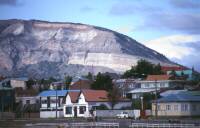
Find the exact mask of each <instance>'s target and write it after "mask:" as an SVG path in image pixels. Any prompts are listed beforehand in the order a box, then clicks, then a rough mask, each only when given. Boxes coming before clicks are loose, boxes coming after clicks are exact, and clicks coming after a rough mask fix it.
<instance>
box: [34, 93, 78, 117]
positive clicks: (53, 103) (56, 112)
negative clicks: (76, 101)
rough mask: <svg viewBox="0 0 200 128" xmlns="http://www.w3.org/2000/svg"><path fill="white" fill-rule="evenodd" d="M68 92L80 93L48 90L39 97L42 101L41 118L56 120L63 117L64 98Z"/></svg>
mask: <svg viewBox="0 0 200 128" xmlns="http://www.w3.org/2000/svg"><path fill="white" fill-rule="evenodd" d="M68 92H79V90H46V91H42V92H41V93H40V94H39V95H38V97H39V99H40V118H56V117H64V116H63V103H64V99H65V98H64V97H65V96H66V94H67V93H68Z"/></svg>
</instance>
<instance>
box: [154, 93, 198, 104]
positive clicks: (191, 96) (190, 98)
mask: <svg viewBox="0 0 200 128" xmlns="http://www.w3.org/2000/svg"><path fill="white" fill-rule="evenodd" d="M157 102H200V91H187V92H179V93H177V94H171V95H168V96H166V97H163V98H160V99H158V100H157Z"/></svg>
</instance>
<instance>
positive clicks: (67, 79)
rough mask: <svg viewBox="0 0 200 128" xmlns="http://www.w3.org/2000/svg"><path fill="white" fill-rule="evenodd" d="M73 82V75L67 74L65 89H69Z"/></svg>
mask: <svg viewBox="0 0 200 128" xmlns="http://www.w3.org/2000/svg"><path fill="white" fill-rule="evenodd" d="M71 82H72V77H71V76H66V77H65V89H69V86H70V84H71Z"/></svg>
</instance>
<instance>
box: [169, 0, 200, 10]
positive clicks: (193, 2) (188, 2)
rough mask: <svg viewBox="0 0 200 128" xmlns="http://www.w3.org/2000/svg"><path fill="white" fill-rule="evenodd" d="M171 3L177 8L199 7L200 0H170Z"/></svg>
mask: <svg viewBox="0 0 200 128" xmlns="http://www.w3.org/2000/svg"><path fill="white" fill-rule="evenodd" d="M170 4H171V5H172V6H174V7H176V8H183V9H199V8H200V1H199V0H170Z"/></svg>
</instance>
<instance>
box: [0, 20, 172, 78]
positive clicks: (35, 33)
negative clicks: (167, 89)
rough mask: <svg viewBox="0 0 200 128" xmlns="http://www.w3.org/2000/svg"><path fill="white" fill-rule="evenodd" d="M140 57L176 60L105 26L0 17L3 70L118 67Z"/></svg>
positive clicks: (38, 72)
mask: <svg viewBox="0 0 200 128" xmlns="http://www.w3.org/2000/svg"><path fill="white" fill-rule="evenodd" d="M139 59H146V60H148V61H150V62H152V63H160V64H161V65H174V63H173V62H171V61H170V60H168V59H167V58H166V57H165V56H164V55H162V54H160V53H158V52H156V51H154V50H152V49H150V48H147V47H146V46H144V45H143V44H140V43H139V42H137V41H136V40H134V39H132V38H130V37H128V36H126V35H123V34H120V33H118V32H115V31H113V30H109V29H106V28H102V27H98V26H92V25H85V24H81V23H70V22H49V21H41V20H18V19H12V20H0V61H1V62H0V73H1V74H3V75H9V76H22V75H23V76H31V77H36V76H40V77H50V76H54V74H55V75H56V76H58V77H63V76H64V75H66V74H67V75H77V74H86V73H87V72H89V71H90V72H93V73H97V72H98V71H102V72H106V71H109V72H117V73H122V72H123V71H125V70H127V69H129V68H130V67H131V66H133V65H135V64H136V62H137V61H138V60H139ZM45 66H46V67H45ZM48 69H51V71H49V70H48ZM77 69H78V70H77ZM68 70H70V72H69V71H68ZM50 72H51V73H50ZM33 74H34V75H33Z"/></svg>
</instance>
